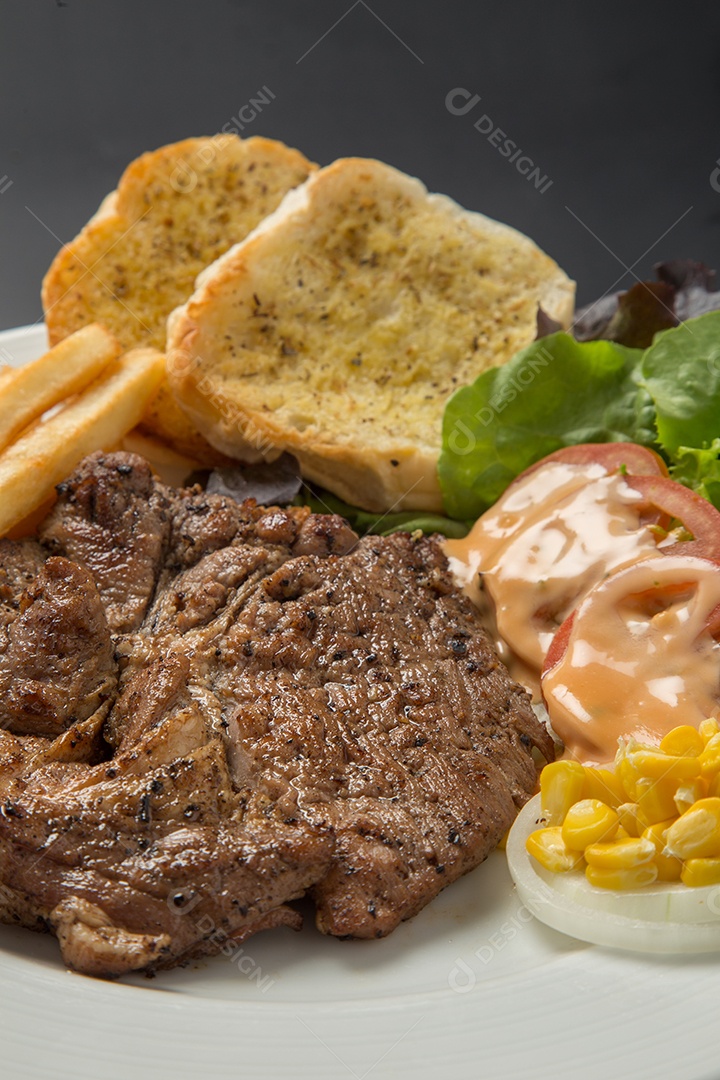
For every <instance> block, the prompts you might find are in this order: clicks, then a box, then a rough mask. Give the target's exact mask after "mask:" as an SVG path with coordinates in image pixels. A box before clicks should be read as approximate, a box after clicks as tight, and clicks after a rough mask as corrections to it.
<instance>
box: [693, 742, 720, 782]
mask: <svg viewBox="0 0 720 1080" xmlns="http://www.w3.org/2000/svg"><path fill="white" fill-rule="evenodd" d="M698 761H699V762H700V772H701V773H702V775H703V776H705V777H711V776H716V775H717V773H718V772H720V734H718V735H713V737H712V738H711V739H708V741H707V742H706V743H705V749H704V750H703V752H702V754H701V755H700V757H699V758H698Z"/></svg>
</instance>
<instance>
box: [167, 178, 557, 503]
mask: <svg viewBox="0 0 720 1080" xmlns="http://www.w3.org/2000/svg"><path fill="white" fill-rule="evenodd" d="M573 299H574V286H573V283H572V282H571V281H570V280H569V279H568V278H567V277H566V275H565V274H564V273H563V272H562V271H561V270H560V269H559V267H558V266H557V265H556V264H555V263H554V262H553V261H552V259H550V258H549V257H548V256H547V255H545V254H543V252H541V251H540V249H539V248H537V247H536V245H535V244H533V243H532V242H531V241H530V240H528V239H527V238H526V237H524V236H523V235H522V234H520V233H518V232H516V231H515V230H514V229H511V228H509V227H508V226H505V225H501V224H499V223H497V222H494V221H491V220H490V219H488V218H485V217H483V216H482V215H480V214H476V213H472V212H469V211H466V210H463V209H462V208H461V207H459V206H458V205H457V204H456V203H454V202H452V201H451V200H450V199H448V198H446V197H444V196H440V195H428V193H427V191H426V189H425V188H424V186H423V185H422V184H421V183H420V182H419V181H417V180H414V179H412V178H410V177H408V176H405V175H404V174H402V173H399V172H398V171H397V170H395V169H392V168H391V167H390V166H387V165H383V164H381V163H380V162H376V161H368V160H364V159H356V158H355V159H352V158H351V159H344V160H341V161H337V162H335V163H334V164H333V165H331V166H329V167H328V168H326V169H322V170H321V171H320V172H318V173H316V174H314V175H313V176H312V177H310V179H309V180H308V181H306V183H305V184H303V185H302V187H300V188H298V189H296V190H295V191H292V192H290V193H289V194H288V195H287V196H286V198H285V200H284V201H283V203H282V204H281V206H280V207H279V209H278V210H277V211H276V212H275V213H274V214H272V215H271V216H270V217H268V218H266V219H265V221H263V222H262V223H261V225H260V226H259V227H258V228H257V229H256V230H255V232H254V233H252V234H251V235H250V236H249V237H247V238H246V240H244V241H243V242H241V243H239V244H238V245H236V246H235V247H234V248H232V249H231V250H230V251H229V252H227V253H226V254H225V255H224V256H222V257H221V258H220V259H219V260H218V261H217V262H216V263H215V264H214V265H213V266H211V267H209V268H208V269H207V270H206V271H204V272H203V273H202V274H201V275H200V278H199V279H198V283H197V290H196V292H195V293H194V294H193V296H192V297H191V298H190V299H189V300H188V301H187V303H185V304H184V305H183V306H181V307H180V308H179V309H178V310H177V311H175V312H174V313H173V315H172V316H171V317H170V320H169V323H168V370H169V379H170V384H171V386H172V388H173V390H174V392H175V393H176V395H177V397H178V400H179V401H180V403H181V405H182V407H183V409H185V411H186V412H187V413H188V415H190V416H191V417H192V419H193V421H194V422H195V423H196V424H197V426H198V428H199V429H200V430H201V431H203V433H204V434H205V436H206V438H207V439H208V440H209V441H210V442H211V443H212V444H213V445H214V446H216V447H218V449H221V450H223V451H224V452H226V453H231V454H235V455H236V456H240V457H244V458H246V459H247V458H248V456H249V454H250V453H251V452H254V453H255V454H256V455H260V456H262V455H268V454H271V453H277V452H278V450H280V449H282V450H290V451H291V452H292V453H294V454H296V455H297V457H298V458H299V460H300V464H301V466H302V469H303V473H304V475H305V476H306V477H308V478H309V479H311V480H313V481H315V482H317V483H320V484H323V485H324V486H325V487H327V488H329V489H330V490H331V491H333V492H334V493H335V494H337V495H339V496H341V497H342V498H344V499H347V500H348V501H350V502H352V503H354V504H355V505H359V506H361V507H365V508H367V509H369V510H389V509H391V508H393V509H400V508H402V509H427V510H438V509H440V508H441V506H442V501H441V496H440V490H439V487H438V482H437V475H436V465H437V457H438V454H439V451H440V440H441V419H442V412H443V409H444V406H445V402H446V401H447V398H448V397H449V396H450V394H451V393H452V392H453V390H454V389H455V388H456V387H457V386H460V385H463V384H464V383H467V382H469V381H471V380H472V379H473V378H475V377H476V376H477V375H478V374H480V373H481V372H482V371H483V370H485V369H486V368H488V367H490V366H494V365H497V364H502V363H505V362H506V361H507V360H509V359H510V357H511V356H513V355H514V354H515V352H516V351H517V350H518V349H520V348H522V347H524V346H525V345H527V344H528V343H529V342H530V341H532V340H533V338H534V336H535V325H536V314H537V307H538V304H540V305H542V307H543V309H544V310H545V311H546V312H547V313H548V314H549V315H551V316H552V317H553V318H554V319H557V320H558V321H559V322H560V323H561V324H562V325H567V324H568V323H569V321H570V318H571V316H572V310H573Z"/></svg>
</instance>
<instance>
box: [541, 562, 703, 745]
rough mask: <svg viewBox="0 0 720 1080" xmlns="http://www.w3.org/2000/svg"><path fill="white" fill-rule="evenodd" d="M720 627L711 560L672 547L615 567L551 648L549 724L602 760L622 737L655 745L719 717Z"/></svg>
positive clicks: (546, 671) (546, 685) (546, 679)
mask: <svg viewBox="0 0 720 1080" xmlns="http://www.w3.org/2000/svg"><path fill="white" fill-rule="evenodd" d="M689 546H690V545H689V543H688V544H685V545H683V544H678V545H674V547H675V548H687V547H689ZM719 631H720V565H718V563H717V561H715V560H711V559H706V558H702V557H698V556H697V555H692V554H691V555H685V554H676V553H675V552H673V553H672V554H663V555H661V554H658V555H656V556H653V557H651V558H646V559H643V560H641V561H640V562H638V563H634V564H632V565H630V566H625V567H623V568H621V569H619V570H617V571H616V572H615V573H614V574H611V575H610V576H609V577H607V578H606V579H605V580H604V581H601V582H600V583H599V584H597V585H596V586H595V587H594V588H593V589H591V590H590V592H588V594H587V595H586V596H585V598H584V599H583V600H582V601H581V603H580V604H579V605H578V607H577V608H576V610H575V611H574V612H573V613H572V614H571V615H570V616H568V618H567V619H566V620H565V622H564V623H563V624H562V626H561V627H560V629H559V630H558V632H557V634H556V635H555V638H554V639H553V642H552V645H551V646H550V648H549V650H548V653H547V657H546V660H545V665H544V668H543V673H542V692H543V699H544V701H545V705H546V708H547V710H548V713H549V714H550V720H551V722H552V724H553V727H554V729H555V731H556V732H557V734H558V735H559V736H560V738H561V739H563V741H564V742H565V743H566V746H567V747H568V748H569V749H570V750H571V752H574V753H575V754H576V755H577V756H579V757H581V758H584V759H586V760H587V759H592V760H595V761H607V760H610V759H611V758H612V757H613V755H614V751H615V746H616V743H617V738H618V737H619V736H620V735H625V736H629V735H633V736H635V737H636V738H639V739H640V740H641V741H643V742H650V743H653V742H655V743H657V742H659V741H660V739H661V738H662V736H663V735H664V734H665V733H666V732H667V731H669V730H670V729H671V728H672V727H676V726H677V725H678V724H682V723H688V724H691V725H695V726H697V724H698V723H699V722H700V721H701V720H703V719H704V718H705V717H707V716H712V715H717V714H718V712H719V711H720V646H719V645H718V642H717V640H716V635H717V634H718V632H719Z"/></svg>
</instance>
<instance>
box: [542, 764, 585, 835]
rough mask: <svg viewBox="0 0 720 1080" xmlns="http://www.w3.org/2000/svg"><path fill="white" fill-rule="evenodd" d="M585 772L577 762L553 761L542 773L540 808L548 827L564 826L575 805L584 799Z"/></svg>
mask: <svg viewBox="0 0 720 1080" xmlns="http://www.w3.org/2000/svg"><path fill="white" fill-rule="evenodd" d="M584 782H585V770H584V769H583V767H582V765H580V764H579V763H578V762H577V761H553V762H552V763H551V764H550V765H546V766H545V768H544V769H543V771H542V772H541V773H540V806H541V812H542V816H543V817H544V818H545V820H546V821H547V823H548V825H562V823H563V821H564V820H565V815H566V814H567V812H568V810H569V809H570V807H571V806H572V805H573V803H576V802H577V801H578V799H581V798H582V791H583V785H584Z"/></svg>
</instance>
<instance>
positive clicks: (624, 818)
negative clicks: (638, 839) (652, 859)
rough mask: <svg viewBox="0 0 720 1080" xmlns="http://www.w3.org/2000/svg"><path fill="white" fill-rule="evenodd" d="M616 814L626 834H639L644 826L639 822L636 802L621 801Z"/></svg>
mask: <svg viewBox="0 0 720 1080" xmlns="http://www.w3.org/2000/svg"><path fill="white" fill-rule="evenodd" d="M617 814H618V818H619V819H620V824H621V826H622V827H623V829H624V830H625V832H626V833H627V834H628V836H640V834H641V832H642V831H643V829H644V828H645V826H644V825H641V824H640V818H639V817H638V804H637V803H635V802H626V803H623V804H622V805H621V806H618V808H617Z"/></svg>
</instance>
